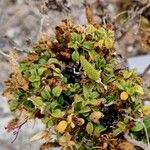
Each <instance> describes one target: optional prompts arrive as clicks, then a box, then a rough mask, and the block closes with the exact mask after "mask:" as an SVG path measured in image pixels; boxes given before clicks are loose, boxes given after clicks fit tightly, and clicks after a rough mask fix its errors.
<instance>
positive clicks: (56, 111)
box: [51, 109, 64, 118]
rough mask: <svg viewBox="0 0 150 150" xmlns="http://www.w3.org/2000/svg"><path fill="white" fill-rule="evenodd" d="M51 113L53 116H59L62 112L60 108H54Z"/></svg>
mask: <svg viewBox="0 0 150 150" xmlns="http://www.w3.org/2000/svg"><path fill="white" fill-rule="evenodd" d="M51 115H52V116H53V117H55V118H61V117H62V116H63V115H64V112H62V110H60V109H55V110H54V111H53V112H52V114H51Z"/></svg>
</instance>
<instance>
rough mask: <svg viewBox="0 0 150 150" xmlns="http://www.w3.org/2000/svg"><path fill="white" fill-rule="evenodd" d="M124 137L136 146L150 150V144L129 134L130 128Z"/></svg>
mask: <svg viewBox="0 0 150 150" xmlns="http://www.w3.org/2000/svg"><path fill="white" fill-rule="evenodd" d="M124 138H125V139H126V140H127V141H129V142H130V143H132V144H133V145H135V146H138V147H141V148H142V149H144V150H149V149H150V146H147V145H146V144H144V143H143V142H141V141H137V140H135V139H132V138H131V137H130V136H129V130H127V131H126V133H125V134H124Z"/></svg>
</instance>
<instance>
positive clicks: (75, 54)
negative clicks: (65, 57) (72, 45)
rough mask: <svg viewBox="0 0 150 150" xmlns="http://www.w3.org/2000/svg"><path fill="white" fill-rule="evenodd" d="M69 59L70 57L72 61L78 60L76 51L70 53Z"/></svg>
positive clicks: (78, 56)
mask: <svg viewBox="0 0 150 150" xmlns="http://www.w3.org/2000/svg"><path fill="white" fill-rule="evenodd" d="M71 57H72V60H73V61H75V62H76V61H79V59H80V55H79V52H78V51H77V50H75V51H74V52H73V53H72V55H71Z"/></svg>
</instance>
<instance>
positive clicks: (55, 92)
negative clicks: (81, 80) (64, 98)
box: [52, 85, 62, 97]
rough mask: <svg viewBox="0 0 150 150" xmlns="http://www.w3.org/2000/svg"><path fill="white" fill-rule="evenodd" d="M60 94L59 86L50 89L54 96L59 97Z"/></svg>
mask: <svg viewBox="0 0 150 150" xmlns="http://www.w3.org/2000/svg"><path fill="white" fill-rule="evenodd" d="M61 92H62V87H61V86H60V85H58V86H56V87H55V88H53V89H52V93H53V95H54V96H56V97H59V96H60V94H61Z"/></svg>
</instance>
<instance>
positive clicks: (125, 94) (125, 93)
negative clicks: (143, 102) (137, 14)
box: [120, 92, 129, 101]
mask: <svg viewBox="0 0 150 150" xmlns="http://www.w3.org/2000/svg"><path fill="white" fill-rule="evenodd" d="M128 97H129V95H128V93H127V92H121V94H120V98H121V100H124V101H125V100H127V99H128Z"/></svg>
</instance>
